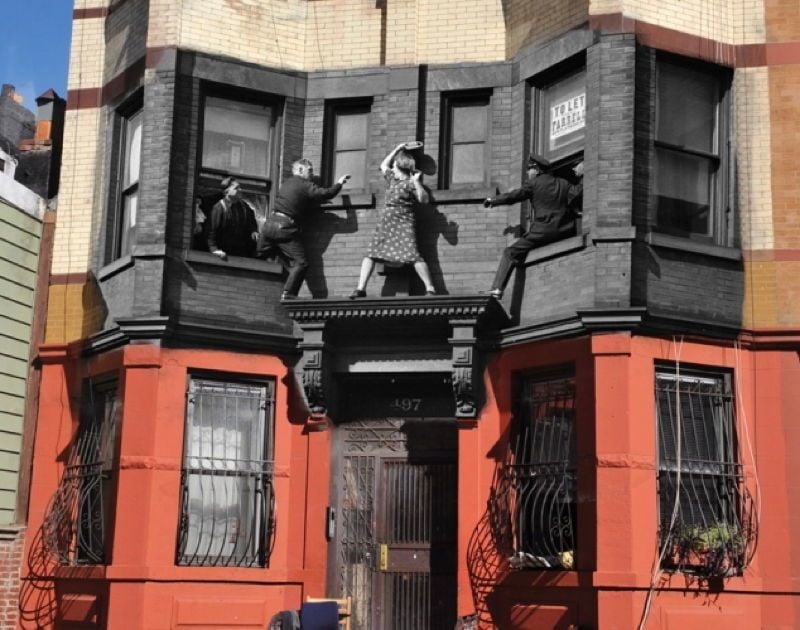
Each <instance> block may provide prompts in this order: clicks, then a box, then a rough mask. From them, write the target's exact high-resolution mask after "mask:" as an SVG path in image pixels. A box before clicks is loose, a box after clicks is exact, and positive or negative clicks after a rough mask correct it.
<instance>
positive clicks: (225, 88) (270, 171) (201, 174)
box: [192, 82, 285, 232]
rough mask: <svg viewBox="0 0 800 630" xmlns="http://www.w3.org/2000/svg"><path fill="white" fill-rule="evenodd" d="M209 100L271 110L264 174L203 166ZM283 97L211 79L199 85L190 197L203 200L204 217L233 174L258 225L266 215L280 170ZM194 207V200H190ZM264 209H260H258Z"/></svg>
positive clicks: (193, 216) (267, 215)
mask: <svg viewBox="0 0 800 630" xmlns="http://www.w3.org/2000/svg"><path fill="white" fill-rule="evenodd" d="M209 99H220V100H225V101H230V102H233V103H244V104H249V105H258V106H262V107H265V108H271V109H272V120H271V124H270V130H271V135H270V138H269V140H268V143H267V144H268V150H267V157H266V161H267V173H266V175H265V176H258V175H252V174H242V173H239V172H236V171H231V170H225V169H219V168H213V167H204V166H203V148H204V142H203V141H204V135H205V122H206V106H207V103H208V100H209ZM284 106H285V99H283V98H281V97H280V96H278V95H274V94H271V93H266V92H257V91H253V90H247V89H242V88H238V87H235V86H230V85H224V84H219V83H212V82H203V84H202V85H201V88H200V107H199V115H198V119H197V159H196V167H195V175H194V181H193V186H194V194H193V195H192V199H193V200H194V199H196V198H198V197H200V198H201V199H202V206H201V207H202V209H203V212H204V213H205V215H206V217H210V216H211V209H212V207H213V205H214V204H215V203H216V202H217V201H218V200H219V199H221V198H222V186H221V182H222V180H224V179H225V178H226V177H234V178H235V179H236V180H237V181H238V182H239V184H240V186H241V194H242V196H243V198H244V199H245V200H246V201H248V203H250V205H252V206H253V208H254V211H255V213H256V220H257V222H258V224H259V227H260V226H261V224H262V223H263V222H264V221H265V220H266V219H267V218H269V216H270V214H271V212H272V207H273V204H274V201H275V196H276V194H277V189H278V183H279V182H280V172H281V164H280V162H281V150H282V146H283V116H284ZM259 196H263V197H264V200H265V207H264V208H263V209H262V208H260V207H257V206H258V204H256V203H254V202H253V201H252V199H253V198H254V197H259ZM192 208H194V201H193V202H192ZM261 210H263V212H260V211H261ZM194 228H195V213H194V210H192V232H194Z"/></svg>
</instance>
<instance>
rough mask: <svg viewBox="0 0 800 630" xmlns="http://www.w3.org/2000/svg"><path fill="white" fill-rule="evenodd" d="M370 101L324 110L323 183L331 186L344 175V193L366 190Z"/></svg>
mask: <svg viewBox="0 0 800 630" xmlns="http://www.w3.org/2000/svg"><path fill="white" fill-rule="evenodd" d="M371 107H372V103H371V102H370V101H349V102H334V103H329V104H328V106H327V108H326V111H325V141H324V144H325V151H324V155H325V164H324V171H323V180H324V181H325V183H326V185H328V186H331V185H333V183H334V182H335V181H336V180H337V179H339V177H340V176H342V175H344V174H345V173H350V175H351V178H350V180H349V181H348V182H347V183H346V184H345V185H344V188H343V189H344V190H364V189H366V187H367V163H368V162H367V147H368V145H369V114H370V109H371Z"/></svg>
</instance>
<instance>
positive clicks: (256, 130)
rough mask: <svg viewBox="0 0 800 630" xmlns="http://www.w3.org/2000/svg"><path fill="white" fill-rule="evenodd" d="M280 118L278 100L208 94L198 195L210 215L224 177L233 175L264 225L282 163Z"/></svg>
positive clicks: (204, 113) (204, 111) (219, 194)
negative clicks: (279, 157) (278, 150)
mask: <svg viewBox="0 0 800 630" xmlns="http://www.w3.org/2000/svg"><path fill="white" fill-rule="evenodd" d="M278 119H279V116H278V106H277V105H276V104H275V103H273V102H264V101H263V99H262V100H258V99H254V100H247V101H246V100H232V99H229V98H222V97H219V96H213V95H209V96H206V98H205V101H204V106H203V140H202V155H201V159H200V163H201V164H200V181H199V185H198V191H197V195H196V196H198V197H200V198H201V199H202V200H203V205H202V209H203V210H204V212H205V213H206V215H209V213H210V211H211V207H212V206H213V205H214V203H215V202H216V201H217V200H218V199H219V198H220V197H221V196H222V187H221V185H220V182H221V181H222V180H223V179H224V178H226V177H228V176H233V177H236V179H238V180H239V182H240V184H241V195H242V197H243V198H244V200H245V201H246V202H247V203H248V204H249V205H250V206H251V207H252V208H253V211H254V212H255V214H256V219H257V220H258V223H259V225H260V224H261V223H262V222H263V221H264V220H265V219H266V217H267V214H268V212H269V195H270V190H271V188H272V181H273V180H274V179H275V172H274V171H275V168H276V167H277V159H276V155H277V141H278V138H277V129H278Z"/></svg>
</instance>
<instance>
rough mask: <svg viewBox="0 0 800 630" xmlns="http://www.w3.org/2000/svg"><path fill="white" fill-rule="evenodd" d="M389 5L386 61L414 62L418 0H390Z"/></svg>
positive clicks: (391, 63) (390, 62) (392, 62)
mask: <svg viewBox="0 0 800 630" xmlns="http://www.w3.org/2000/svg"><path fill="white" fill-rule="evenodd" d="M387 5H388V6H387V12H386V63H387V65H401V64H414V63H416V59H417V0H390V1H389V2H387Z"/></svg>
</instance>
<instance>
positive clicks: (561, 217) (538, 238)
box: [482, 155, 583, 299]
mask: <svg viewBox="0 0 800 630" xmlns="http://www.w3.org/2000/svg"><path fill="white" fill-rule="evenodd" d="M549 167H550V162H548V161H547V160H546V159H544V158H542V157H539V156H536V155H531V156H530V157H529V158H528V181H527V182H525V184H524V185H523V186H522V187H521V188H516V189H514V190H511V191H509V192H507V193H505V194H503V195H498V196H497V197H493V198H492V197H489V198H487V199H486V200H485V201H484V202H483V205H484V206H485V207H487V208H490V207H492V206H502V205H509V204H512V203H517V202H520V201H525V200H526V199H529V200H530V202H531V215H530V216H529V220H528V231H527V232H525V234H523V235H522V238H519V239H517V240H516V241H514V242H513V243H512V244H511V245H509V246H508V247H506V248H505V249H504V250H503V255H502V257H501V258H500V266H499V267H498V268H497V273H496V274H495V277H494V282H492V287H491V289H489V290H488V291H483V292H482V293H485V294H488V295H491V296H493V297H495V298H497V299H500V298H501V297H503V291H504V290H505V288H506V285H507V284H508V279H509V278H510V277H511V271H512V270H513V268H514V265H520V264H522V263H524V262H525V258H526V256H527V255H528V252H529V251H531V250H532V249H534V248H535V247H539V246H541V245H544V244H546V243H552V242H553V241H558V240H560V239H562V238H565V237H567V236H572V235H573V234H574V233H575V218H576V217H577V216H578V215H579V214H580V210H581V204H582V201H583V161H581V162H578V164H576V165H575V167H574V168H573V172H574V173H575V175H576V176H577V178H578V180H579V183H578V184H572V183H570V182H569V181H567V180H566V179H564V178H562V177H556V176H554V175H551V174H549V173H547V172H545V170H546V169H548V168H549Z"/></svg>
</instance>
